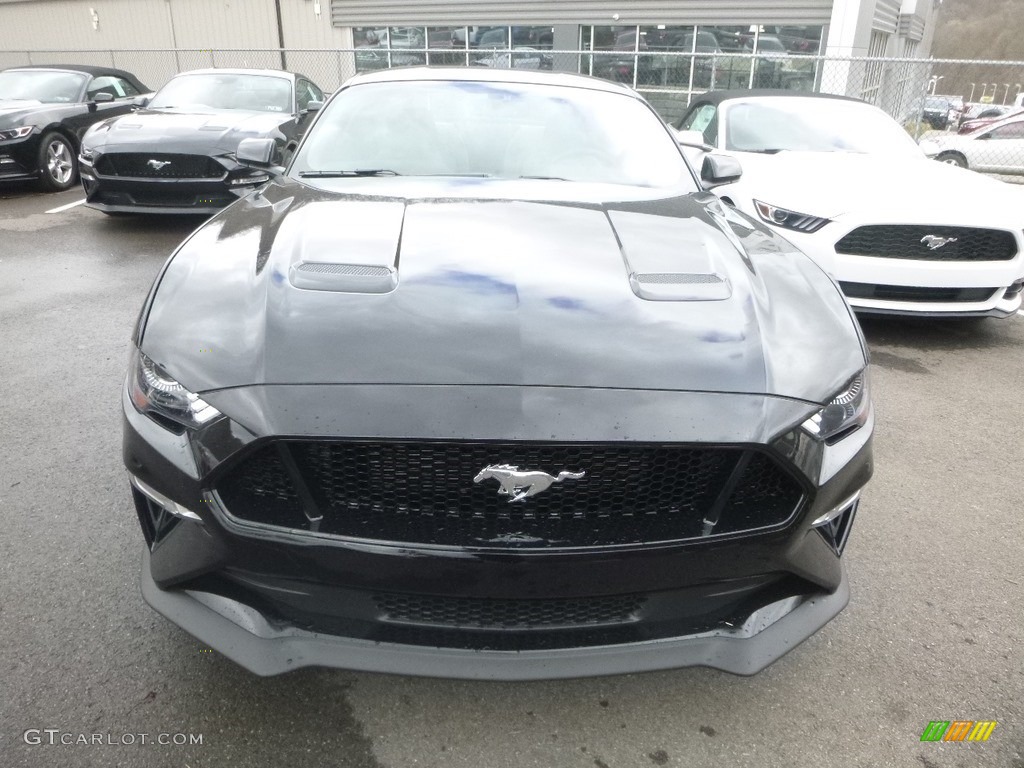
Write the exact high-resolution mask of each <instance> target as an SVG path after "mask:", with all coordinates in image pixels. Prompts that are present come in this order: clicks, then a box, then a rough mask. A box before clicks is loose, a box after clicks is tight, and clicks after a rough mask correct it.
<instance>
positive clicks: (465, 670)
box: [141, 549, 850, 680]
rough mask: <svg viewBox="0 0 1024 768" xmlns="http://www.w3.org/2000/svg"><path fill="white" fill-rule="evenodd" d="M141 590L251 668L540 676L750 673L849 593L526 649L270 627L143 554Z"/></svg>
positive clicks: (260, 671)
mask: <svg viewBox="0 0 1024 768" xmlns="http://www.w3.org/2000/svg"><path fill="white" fill-rule="evenodd" d="M141 580H142V595H143V597H144V598H145V599H146V602H147V603H149V604H150V606H152V607H153V609H154V610H156V611H157V613H159V614H161V615H162V616H164V617H165V618H167V619H169V620H170V621H172V622H174V623H175V624H177V625H178V626H180V627H181V628H182V629H184V630H185V631H187V632H188V633H189V634H191V635H192V636H193V637H195V638H196V639H197V640H199V641H200V642H201V643H203V644H204V645H207V646H209V647H210V648H214V649H216V650H217V651H219V652H220V653H221V654H223V655H224V656H227V657H228V658H229V659H231V660H232V661H234V662H235V663H236V664H238V665H240V666H242V667H245V668H246V669H247V670H249V671H250V672H253V673H255V674H257V675H263V676H269V675H277V674H281V673H284V672H290V671H292V670H296V669H300V668H301V667H310V666H316V667H336V668H341V669H352V670H359V671H367V672H389V673H392V674H400V675H418V676H424V677H444V678H462V679H474V680H545V679H554V678H570V677H595V676H598V675H614V674H624V673H632V672H647V671H652V670H658V669H672V668H676V667H692V666H703V667H712V668H714V669H720V670H722V671H724V672H731V673H733V674H736V675H753V674H756V673H757V672H760V671H761V670H762V669H764V668H765V667H767V666H768V665H769V664H771V663H772V662H774V661H776V660H777V659H778V658H780V657H781V656H783V655H784V654H786V653H788V652H789V651H791V650H793V648H795V647H796V646H797V645H799V644H800V643H802V642H803V641H804V640H806V639H807V638H808V637H810V636H811V635H813V634H814V633H815V632H817V631H818V629H820V628H821V627H822V626H823V625H825V624H826V623H828V622H829V621H830V620H832V619H833V618H834V617H835V616H836V615H837V614H838V613H839V612H840V611H842V610H843V608H845V607H846V604H847V602H849V599H850V587H849V582H848V579H847V576H846V571H845V570H843V573H842V580H841V581H840V583H839V586H838V587H837V588H836V590H835V591H834V592H832V593H831V594H829V593H826V592H821V593H818V594H815V595H809V596H805V597H802V598H798V597H794V598H789V599H784V600H781V601H777V602H776V603H773V604H771V605H769V606H765V607H764V608H763V609H761V610H759V611H756V612H754V613H752V614H751V615H750V616H749V617H748V619H747V621H745V622H744V623H743V624H742V625H740V626H739V627H737V628H735V629H733V630H729V629H721V630H713V631H710V632H705V633H697V634H694V635H690V636H688V637H675V638H668V639H658V640H648V641H641V642H634V643H624V644H620V645H609V646H593V647H583V648H559V649H552V650H531V651H492V650H466V649H457V648H431V647H424V646H416V645H404V644H399V643H389V642H374V641H370V640H361V639H357V638H348V637H338V636H332V635H326V634H322V633H317V632H309V631H305V630H302V629H298V628H296V627H283V626H274V625H273V624H271V623H270V622H268V621H267V619H266V618H265V617H264V616H263V615H262V614H261V613H260V612H259V611H257V610H256V609H254V608H252V607H250V606H248V605H246V604H244V603H241V602H238V601H236V600H232V599H230V598H226V597H222V596H220V595H212V594H210V593H206V592H193V591H188V590H163V589H160V588H159V587H158V586H157V585H156V582H154V581H153V576H152V574H151V569H150V555H149V550H148V549H143V552H142V577H141Z"/></svg>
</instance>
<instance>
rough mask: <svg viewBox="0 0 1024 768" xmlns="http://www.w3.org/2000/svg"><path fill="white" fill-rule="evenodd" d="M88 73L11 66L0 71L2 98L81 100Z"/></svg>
mask: <svg viewBox="0 0 1024 768" xmlns="http://www.w3.org/2000/svg"><path fill="white" fill-rule="evenodd" d="M83 85H85V75H82V74H79V73H77V72H54V71H52V70H46V69H40V70H35V71H33V70H24V69H21V70H11V71H7V72H0V99H2V100H4V101H7V100H29V101H41V102H44V103H48V104H63V103H69V102H75V101H78V99H79V97H80V95H81V93H82V86H83Z"/></svg>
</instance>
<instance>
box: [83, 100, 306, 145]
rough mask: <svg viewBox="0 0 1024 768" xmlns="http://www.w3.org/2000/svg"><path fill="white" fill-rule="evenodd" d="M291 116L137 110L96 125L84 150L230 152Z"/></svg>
mask: <svg viewBox="0 0 1024 768" xmlns="http://www.w3.org/2000/svg"><path fill="white" fill-rule="evenodd" d="M291 117H292V116H291V115H288V114H284V113H270V112H248V111H242V110H234V109H232V110H219V111H210V112H177V111H163V110H139V111H137V112H132V113H130V114H127V115H121V116H119V117H113V118H110V119H109V120H104V121H102V122H100V123H98V124H97V125H96V127H94V128H93V129H92V130H91V131H90V132H89V133H88V135H87V136H86V137H85V140H84V142H83V144H84V146H85V147H86V148H88V149H92V150H96V149H100V150H103V149H108V150H112V149H117V150H128V151H131V148H132V147H135V146H145V147H146V148H147V149H149V150H151V151H152V150H154V149H157V148H159V150H160V151H162V152H178V151H186V152H188V151H191V152H197V151H218V150H220V151H224V152H234V151H235V150H236V149H237V148H238V142H239V141H241V140H242V139H245V138H251V137H271V136H274V134H275V132H277V131H278V128H279V126H280V125H281V124H282V123H284V122H286V121H287V120H290V119H291Z"/></svg>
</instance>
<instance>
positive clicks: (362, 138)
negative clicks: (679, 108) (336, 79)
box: [291, 80, 695, 191]
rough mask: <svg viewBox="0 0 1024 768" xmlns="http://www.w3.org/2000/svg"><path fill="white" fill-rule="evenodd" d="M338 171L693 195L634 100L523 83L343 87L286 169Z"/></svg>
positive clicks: (655, 125) (660, 132)
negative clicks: (626, 187) (619, 187)
mask: <svg viewBox="0 0 1024 768" xmlns="http://www.w3.org/2000/svg"><path fill="white" fill-rule="evenodd" d="M342 171H349V172H352V171H364V172H365V171H378V172H381V173H383V172H385V171H386V172H387V173H388V174H393V175H403V176H405V175H411V176H438V175H443V176H481V177H488V178H499V179H519V178H542V179H556V180H562V181H585V182H594V183H604V184H628V185H635V186H643V187H675V186H680V185H684V186H686V188H687V191H691V190H693V189H694V188H695V185H694V182H693V178H692V176H691V175H690V173H689V171H688V169H687V168H686V165H685V163H684V161H683V159H682V156H681V154H680V152H679V149H678V147H677V145H676V143H675V141H674V139H673V138H672V136H671V135H670V134H669V132H668V131H667V129H666V128H665V126H664V125H663V123H662V122H661V120H659V119H658V117H657V116H656V115H655V114H654V113H653V112H651V110H650V109H649V108H648V107H647V106H646V105H644V104H643V103H642V102H640V101H639V100H637V99H635V98H633V97H631V96H628V95H626V94H616V93H606V92H602V91H595V90H590V89H586V88H571V87H563V86H553V85H537V84H522V83H500V82H472V81H458V80H457V81H448V82H437V81H426V82H423V81H419V82H397V83H366V84H362V85H356V86H353V87H350V88H347V89H345V90H343V91H341V92H340V93H339V94H338V95H337V96H336V97H335V98H334V99H333V100H332V101H331V102H330V103H329V104H328V105H327V106H326V107H325V108H324V110H323V114H321V115H320V117H319V118H318V119H317V122H316V124H315V126H314V127H313V128H312V129H311V131H310V132H309V134H308V136H307V137H306V140H305V141H304V142H303V144H302V146H301V147H300V148H299V151H298V154H297V155H296V158H295V161H294V163H293V164H292V166H291V173H292V174H293V175H299V176H307V177H309V176H312V175H315V174H317V173H321V174H327V173H331V172H335V173H337V172H342ZM365 175H369V174H365Z"/></svg>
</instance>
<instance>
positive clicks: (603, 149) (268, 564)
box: [123, 68, 874, 679]
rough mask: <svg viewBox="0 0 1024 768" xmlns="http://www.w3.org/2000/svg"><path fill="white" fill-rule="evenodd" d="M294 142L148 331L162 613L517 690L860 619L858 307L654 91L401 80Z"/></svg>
mask: <svg viewBox="0 0 1024 768" xmlns="http://www.w3.org/2000/svg"><path fill="white" fill-rule="evenodd" d="M275 149H276V146H275V143H274V141H273V140H270V139H247V140H243V141H242V142H241V144H240V146H239V148H238V156H237V157H238V161H239V162H240V163H242V164H243V165H245V166H251V167H254V168H258V169H260V170H261V171H262V172H264V173H268V174H270V175H272V176H273V179H272V180H271V181H270V182H269V183H268V184H266V185H265V186H263V187H262V188H260V189H258V190H255V191H253V192H250V194H249V195H248V196H247V197H245V198H244V199H243V200H241V201H239V202H238V203H237V204H235V205H233V206H231V207H230V208H229V209H228V210H226V211H223V212H221V213H220V214H219V215H217V216H214V217H213V218H212V219H211V220H210V221H208V222H207V223H206V224H205V225H203V226H202V227H200V228H199V229H198V230H197V231H196V232H195V233H193V234H192V235H191V236H190V237H189V239H188V240H187V241H185V242H184V243H183V244H182V245H181V246H180V247H179V248H178V250H177V251H176V253H175V254H174V255H173V256H172V257H171V258H170V260H169V261H168V262H167V264H166V265H165V267H164V269H163V271H162V273H161V274H160V275H159V277H158V278H157V280H156V283H155V285H154V287H153V289H152V291H151V293H150V295H149V297H148V299H147V300H146V302H145V305H144V307H143V310H142V313H141V316H140V319H139V322H138V326H137V328H136V331H135V334H134V344H135V350H134V355H133V360H132V362H131V365H130V369H129V372H128V377H127V382H126V386H125V388H124V392H123V411H124V460H125V464H126V466H127V468H128V471H129V473H130V482H131V486H132V489H133V490H132V492H133V496H134V503H135V509H136V511H137V514H138V518H139V521H140V523H141V526H142V530H143V534H144V537H145V547H144V549H143V557H142V590H143V595H144V596H145V598H146V600H147V601H148V602H149V603H150V604H151V605H152V606H153V607H154V608H155V609H156V610H157V611H159V612H160V613H162V614H163V615H164V616H166V617H168V618H169V619H171V620H172V621H174V622H176V623H178V624H179V625H181V626H182V627H184V628H185V629H186V630H188V631H189V632H191V633H192V634H193V635H195V636H196V637H197V638H198V639H199V640H200V641H201V642H202V643H203V644H204V645H206V646H210V647H212V648H215V649H217V650H218V651H220V652H221V653H223V654H224V655H226V656H228V657H230V658H232V659H234V660H235V661H237V662H238V663H240V664H242V665H244V666H245V667H247V668H248V669H250V670H252V671H254V672H257V673H259V674H264V675H270V674H276V673H280V672H285V671H287V670H292V669H296V668H299V667H302V666H307V665H326V666H336V667H345V668H354V669H366V670H380V671H388V672H400V673H408V674H421V675H440V676H455V677H480V678H503V679H526V678H546V677H561V676H577V675H596V674H607V673H615V672H625V671H636V670H645V669H657V668H666V667H673V666H684V665H707V666H712V667H717V668H720V669H723V670H728V671H731V672H735V673H741V674H751V673H754V672H756V671H758V670H759V669H761V668H762V667H764V666H765V665H767V664H769V663H770V662H772V661H773V660H775V659H776V658H778V657H779V656H781V655H782V654H784V653H786V652H787V651H789V650H792V649H793V648H794V647H795V646H796V645H797V644H799V643H800V642H801V641H802V640H804V639H805V638H807V637H808V636H810V635H811V634H813V633H814V632H815V631H816V630H817V629H818V628H820V627H821V626H822V625H823V624H825V623H826V622H827V621H829V620H830V619H831V618H832V617H833V616H835V615H836V614H837V613H838V612H839V611H840V610H842V608H843V607H844V606H845V605H846V602H847V600H848V594H849V591H848V586H847V577H846V575H845V569H844V566H843V562H842V560H841V555H842V553H843V548H844V545H845V543H846V540H847V536H848V534H849V532H850V528H851V524H852V521H853V518H854V515H855V513H856V510H857V507H858V502H859V497H860V493H861V489H862V488H863V486H864V485H865V483H866V482H867V481H868V479H869V477H870V475H871V472H872V459H871V435H872V430H873V423H874V422H873V415H872V414H873V412H872V407H871V400H870V397H869V393H868V377H867V364H868V359H867V351H866V348H865V344H864V340H863V337H862V336H861V333H860V329H859V326H858V325H857V322H856V321H855V319H854V317H853V314H852V313H851V311H850V308H849V306H848V305H847V304H846V302H845V301H844V299H843V296H842V294H841V293H840V292H839V289H838V288H837V287H836V285H835V284H834V283H833V282H832V281H831V280H830V279H829V278H828V277H827V276H826V274H825V273H824V272H822V270H821V269H819V268H818V267H817V266H816V265H815V264H814V263H813V262H812V261H811V260H810V259H808V258H807V257H806V256H804V255H803V254H802V253H800V252H798V251H796V250H795V249H794V248H793V247H792V246H791V245H790V244H789V243H788V242H786V241H785V240H783V239H782V238H779V237H777V236H776V235H774V234H772V233H771V232H770V231H769V230H768V229H766V228H765V227H764V226H762V225H761V224H759V223H758V222H756V221H754V220H752V219H750V218H748V217H746V216H744V215H742V214H740V213H738V212H736V211H734V210H732V209H731V208H729V207H726V206H724V205H722V204H721V203H719V202H718V201H717V200H716V199H715V197H714V196H713V195H711V194H709V193H707V192H704V191H702V189H701V183H700V181H699V180H698V178H697V177H696V176H695V175H694V174H693V172H692V171H691V169H690V168H689V166H688V165H687V164H686V161H685V160H684V159H683V157H682V155H681V153H680V151H679V147H678V146H677V145H676V143H675V141H674V139H673V136H672V134H671V133H670V132H669V129H668V128H667V127H666V126H665V125H664V123H663V122H662V121H661V120H660V119H659V117H658V116H657V115H656V114H655V113H654V112H653V111H652V110H651V108H650V107H649V106H648V105H647V104H646V103H645V102H644V101H643V100H642V99H641V98H639V97H638V96H637V95H636V94H635V93H633V92H632V91H630V90H629V89H627V88H625V87H623V86H619V85H616V84H612V83H607V82H604V81H600V80H597V79H591V78H586V77H580V76H575V75H564V74H546V73H528V72H525V71H521V70H511V71H509V70H485V69H461V70H459V69H452V70H445V69H429V68H423V69H406V70H391V71H386V72H380V73H376V74H368V75H363V76H359V77H355V78H353V79H351V80H349V81H348V83H347V84H346V85H345V87H343V88H342V89H341V90H340V91H339V92H338V93H336V94H335V95H334V96H333V97H332V98H331V100H330V101H329V102H328V103H327V105H326V106H325V107H324V109H323V110H322V111H321V113H320V114H319V116H318V117H317V118H316V121H315V122H314V123H313V125H312V127H311V128H310V131H309V132H308V134H307V135H306V137H305V139H304V140H303V142H302V144H301V145H300V146H299V148H298V150H297V151H296V153H295V155H294V156H293V158H292V160H291V162H290V164H289V166H288V168H287V171H285V170H284V169H281V168H276V167H274V166H273V165H272V162H273V154H274V152H275ZM738 173H739V167H738V165H737V164H736V162H735V160H732V159H731V158H724V157H721V156H712V157H711V158H710V159H708V160H707V161H706V162H705V165H704V167H703V170H702V174H701V175H702V178H703V180H704V184H705V186H710V185H714V184H718V183H725V182H727V181H729V180H734V179H735V178H736V176H737V174H738Z"/></svg>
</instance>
